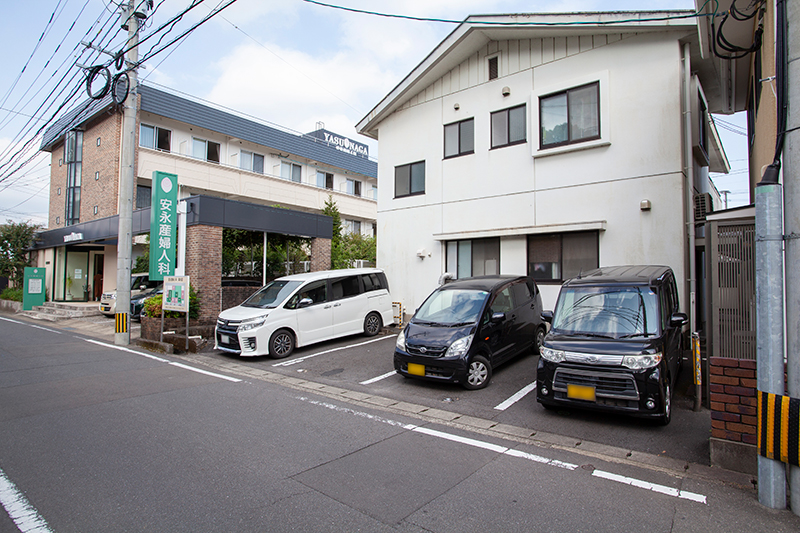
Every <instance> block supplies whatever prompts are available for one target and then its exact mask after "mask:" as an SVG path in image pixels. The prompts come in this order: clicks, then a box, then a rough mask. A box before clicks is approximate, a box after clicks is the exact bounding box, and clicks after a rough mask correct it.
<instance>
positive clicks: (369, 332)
mask: <svg viewBox="0 0 800 533" xmlns="http://www.w3.org/2000/svg"><path fill="white" fill-rule="evenodd" d="M382 322H383V321H382V320H381V315H379V314H378V313H370V314H368V315H367V318H365V319H364V335H366V336H367V337H374V336H375V335H377V334H378V332H379V331H380V330H381V327H382V326H383V323H382Z"/></svg>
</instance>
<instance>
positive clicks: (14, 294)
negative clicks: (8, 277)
mask: <svg viewBox="0 0 800 533" xmlns="http://www.w3.org/2000/svg"><path fill="white" fill-rule="evenodd" d="M0 300H14V301H15V302H21V301H22V287H19V288H16V289H12V288H11V287H8V288H6V289H5V290H3V292H2V294H0Z"/></svg>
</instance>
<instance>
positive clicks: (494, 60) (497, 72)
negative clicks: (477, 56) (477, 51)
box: [489, 56, 500, 80]
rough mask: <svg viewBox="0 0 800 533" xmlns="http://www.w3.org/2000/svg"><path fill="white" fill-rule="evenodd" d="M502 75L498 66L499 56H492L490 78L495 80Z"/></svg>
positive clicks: (490, 59)
mask: <svg viewBox="0 0 800 533" xmlns="http://www.w3.org/2000/svg"><path fill="white" fill-rule="evenodd" d="M499 75H500V69H499V66H498V57H497V56H494V57H490V58H489V79H490V80H494V79H497V77H498V76H499Z"/></svg>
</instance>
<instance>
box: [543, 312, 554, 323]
mask: <svg viewBox="0 0 800 533" xmlns="http://www.w3.org/2000/svg"><path fill="white" fill-rule="evenodd" d="M542 320H544V321H545V322H547V323H548V324H552V323H553V312H552V311H542Z"/></svg>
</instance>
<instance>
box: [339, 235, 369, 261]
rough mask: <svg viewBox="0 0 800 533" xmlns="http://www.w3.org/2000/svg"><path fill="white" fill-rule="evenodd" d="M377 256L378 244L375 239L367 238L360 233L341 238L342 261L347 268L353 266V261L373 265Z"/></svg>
mask: <svg viewBox="0 0 800 533" xmlns="http://www.w3.org/2000/svg"><path fill="white" fill-rule="evenodd" d="M376 256H377V242H376V239H375V237H366V236H364V235H362V234H360V233H348V234H347V235H342V238H341V260H342V262H343V263H345V264H346V265H347V266H346V267H344V268H347V267H349V266H352V264H353V261H357V260H364V261H369V262H370V263H372V264H373V265H374V264H375V259H376Z"/></svg>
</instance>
